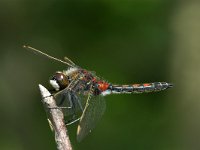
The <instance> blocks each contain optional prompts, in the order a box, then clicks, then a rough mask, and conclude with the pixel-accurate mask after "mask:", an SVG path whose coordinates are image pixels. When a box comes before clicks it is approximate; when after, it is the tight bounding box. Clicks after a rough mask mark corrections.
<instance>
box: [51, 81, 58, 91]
mask: <svg viewBox="0 0 200 150" xmlns="http://www.w3.org/2000/svg"><path fill="white" fill-rule="evenodd" d="M49 83H50V84H51V86H52V87H53V88H54V89H55V90H56V91H59V89H60V86H59V85H58V83H57V82H56V80H50V81H49Z"/></svg>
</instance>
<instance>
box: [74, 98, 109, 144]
mask: <svg viewBox="0 0 200 150" xmlns="http://www.w3.org/2000/svg"><path fill="white" fill-rule="evenodd" d="M105 108H106V103H105V101H104V99H103V97H102V96H93V97H91V98H88V99H87V102H86V105H85V108H84V111H83V113H82V115H81V119H80V123H79V125H78V129H77V140H78V141H79V142H80V141H81V140H82V139H83V138H84V137H85V136H86V135H87V134H88V133H89V132H91V130H92V129H94V127H95V126H96V124H97V122H98V121H99V120H100V119H101V117H102V115H103V113H104V111H105Z"/></svg>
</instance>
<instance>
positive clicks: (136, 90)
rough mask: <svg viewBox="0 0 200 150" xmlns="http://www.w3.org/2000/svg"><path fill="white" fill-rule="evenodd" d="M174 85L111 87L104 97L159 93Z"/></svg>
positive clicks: (156, 83)
mask: <svg viewBox="0 0 200 150" xmlns="http://www.w3.org/2000/svg"><path fill="white" fill-rule="evenodd" d="M172 86H173V85H172V84H171V83H167V82H154V83H143V84H133V85H111V84H110V85H109V86H108V88H107V89H106V90H104V91H102V93H101V94H102V95H108V94H112V93H119V94H121V93H148V92H158V91H162V90H165V89H168V88H171V87H172Z"/></svg>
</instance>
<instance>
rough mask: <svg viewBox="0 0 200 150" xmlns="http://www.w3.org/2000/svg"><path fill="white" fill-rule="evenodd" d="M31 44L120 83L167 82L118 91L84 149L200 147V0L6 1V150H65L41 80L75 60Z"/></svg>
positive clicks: (1, 44) (2, 98) (0, 58)
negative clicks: (135, 91)
mask: <svg viewBox="0 0 200 150" xmlns="http://www.w3.org/2000/svg"><path fill="white" fill-rule="evenodd" d="M24 44H28V45H31V46H33V47H35V48H38V49H40V50H42V51H44V52H46V53H49V54H51V55H53V56H55V57H58V58H63V57H64V56H68V57H69V58H71V59H72V60H73V61H74V62H75V63H76V64H78V65H80V66H81V67H83V68H85V69H88V70H92V71H95V72H96V73H97V75H98V76H100V77H102V78H103V79H105V80H106V81H109V82H112V83H116V84H132V83H143V82H155V81H166V82H172V83H174V84H175V86H174V88H172V89H170V90H167V91H163V92H160V93H151V94H142V95H131V94H130V95H112V96H107V97H106V102H107V109H106V112H105V114H104V116H103V118H102V120H101V122H100V123H99V124H98V125H97V127H96V128H95V129H94V130H93V132H92V133H91V134H90V135H89V136H87V137H86V138H85V139H84V140H83V141H82V142H81V143H78V142H77V141H76V127H77V124H74V125H72V126H70V127H68V129H69V134H70V138H71V142H72V145H73V148H74V149H75V150H81V149H82V150H83V149H88V150H89V149H95V150H100V149H104V150H106V149H107V150H110V149H135V150H147V149H148V150H193V149H194V150H196V149H200V122H199V120H200V117H199V115H200V103H199V100H200V99H199V97H200V92H199V84H200V76H199V75H200V2H198V1H195V0H191V1H188V2H185V1H178V0H177V1H172V0H168V1H167V0H141V1H139V0H132V1H131V0H126V1H118V0H116V1H115V0H110V1H106V0H98V1H89V0H88V1H78V0H77V1H72V0H70V1H69V0H65V1H64V0H62V1H59V0H58V1H56V0H48V1H37V0H7V1H6V0H1V1H0V74H1V76H0V77H1V80H0V119H1V123H0V149H2V150H34V149H38V150H42V149H49V150H54V149H56V145H55V142H54V135H53V133H52V132H51V131H50V129H49V125H48V122H47V120H46V114H45V111H44V109H43V106H42V103H41V101H40V99H41V97H40V93H39V90H38V84H39V83H41V84H43V85H45V86H48V80H49V77H50V76H51V75H52V74H53V73H54V72H55V71H57V70H63V69H66V66H64V65H62V64H59V63H57V62H53V61H50V60H48V59H44V58H43V57H40V56H37V55H34V54H33V53H31V52H29V51H27V50H25V49H23V48H22V46H23V45H24Z"/></svg>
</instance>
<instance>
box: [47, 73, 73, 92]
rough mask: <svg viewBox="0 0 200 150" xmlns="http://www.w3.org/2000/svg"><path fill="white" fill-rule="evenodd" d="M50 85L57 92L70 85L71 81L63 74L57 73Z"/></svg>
mask: <svg viewBox="0 0 200 150" xmlns="http://www.w3.org/2000/svg"><path fill="white" fill-rule="evenodd" d="M49 83H50V84H51V86H52V87H53V88H54V89H55V90H56V91H60V90H62V89H64V88H66V87H67V86H68V85H69V79H68V77H67V76H66V75H65V74H63V73H62V72H56V73H55V74H54V75H53V77H52V78H51V79H50V81H49Z"/></svg>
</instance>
